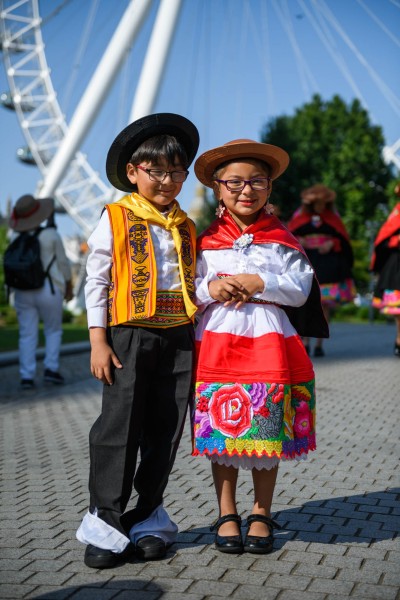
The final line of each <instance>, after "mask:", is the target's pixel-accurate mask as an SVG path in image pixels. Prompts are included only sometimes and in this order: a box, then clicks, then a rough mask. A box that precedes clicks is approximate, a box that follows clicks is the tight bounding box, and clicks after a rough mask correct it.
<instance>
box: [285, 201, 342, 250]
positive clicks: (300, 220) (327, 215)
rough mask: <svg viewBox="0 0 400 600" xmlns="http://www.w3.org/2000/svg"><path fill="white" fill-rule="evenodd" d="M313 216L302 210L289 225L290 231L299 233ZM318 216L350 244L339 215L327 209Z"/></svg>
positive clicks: (297, 212) (298, 211)
mask: <svg viewBox="0 0 400 600" xmlns="http://www.w3.org/2000/svg"><path fill="white" fill-rule="evenodd" d="M312 216H313V215H312V214H311V213H309V212H305V211H303V210H302V209H301V208H300V209H299V210H297V211H296V212H295V213H294V215H293V217H292V218H291V219H290V221H289V223H288V229H289V231H292V232H295V231H297V230H298V229H299V228H300V227H302V226H303V225H306V224H307V223H309V222H310V221H311V217H312ZM318 216H319V217H321V220H322V221H323V222H324V223H326V224H327V225H330V226H331V227H332V228H333V229H334V230H335V231H337V233H338V234H339V235H340V236H342V237H343V238H344V239H345V240H346V241H347V242H348V243H350V238H349V234H348V233H347V231H346V228H345V226H344V224H343V221H342V219H341V218H340V217H339V215H338V213H336V212H333V211H331V210H327V209H325V210H323V211H322V212H321V213H319V214H318Z"/></svg>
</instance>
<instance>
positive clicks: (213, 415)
mask: <svg viewBox="0 0 400 600" xmlns="http://www.w3.org/2000/svg"><path fill="white" fill-rule="evenodd" d="M209 415H210V422H211V426H212V427H213V428H214V429H218V430H219V431H221V433H223V434H224V435H227V436H230V437H235V438H236V437H239V436H241V435H244V434H245V433H246V432H247V431H248V430H249V429H250V427H251V419H252V417H253V407H252V403H251V398H250V395H249V394H248V393H247V392H246V390H245V389H243V387H242V386H241V385H239V384H237V383H235V384H233V385H223V386H221V387H220V388H219V389H218V390H217V391H215V392H214V393H213V395H212V398H211V401H210V404H209Z"/></svg>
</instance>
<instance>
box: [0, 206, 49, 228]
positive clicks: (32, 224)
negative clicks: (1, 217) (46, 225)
mask: <svg viewBox="0 0 400 600" xmlns="http://www.w3.org/2000/svg"><path fill="white" fill-rule="evenodd" d="M35 200H37V201H38V202H39V207H38V209H37V210H35V212H34V213H33V214H32V215H30V216H29V217H25V218H23V217H19V218H17V219H16V218H14V217H13V215H11V217H10V219H9V221H8V224H9V227H10V228H11V229H13V230H14V231H17V232H18V233H22V232H23V231H30V230H31V229H36V228H37V227H39V225H40V224H41V223H42V222H43V221H45V220H46V219H48V218H49V217H50V215H51V214H52V213H53V212H54V200H53V198H35Z"/></svg>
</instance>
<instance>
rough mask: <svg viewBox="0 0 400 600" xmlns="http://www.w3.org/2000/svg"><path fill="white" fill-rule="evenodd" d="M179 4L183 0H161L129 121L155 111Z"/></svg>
mask: <svg viewBox="0 0 400 600" xmlns="http://www.w3.org/2000/svg"><path fill="white" fill-rule="evenodd" d="M180 6H181V0H161V3H160V7H159V9H158V12H157V17H156V21H155V23H154V27H153V31H152V34H151V38H150V41H149V45H148V47H147V52H146V57H145V59H144V63H143V67H142V71H141V75H140V79H139V82H138V84H137V88H136V93H135V97H134V99H133V104H132V110H131V115H130V122H132V121H135V120H136V119H140V117H143V116H144V115H148V114H151V112H152V111H153V107H154V104H155V101H156V98H157V94H158V90H159V88H160V83H161V80H162V76H163V71H164V67H165V63H166V60H167V57H168V52H169V49H170V46H171V42H172V37H173V33H174V29H175V25H176V21H177V18H178V15H179V9H180Z"/></svg>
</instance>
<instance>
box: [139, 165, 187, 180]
mask: <svg viewBox="0 0 400 600" xmlns="http://www.w3.org/2000/svg"><path fill="white" fill-rule="evenodd" d="M135 167H136V168H137V169H140V170H141V171H144V172H145V173H147V175H148V176H149V179H150V181H157V183H162V182H163V181H164V179H165V178H166V177H167V175H169V176H170V177H171V181H173V182H174V183H183V182H184V181H186V179H187V177H188V175H189V171H187V170H184V171H164V169H147V168H146V167H142V165H135ZM152 171H157V172H158V173H163V175H162V176H161V179H157V178H156V176H155V175H153V174H152ZM174 173H184V175H185V177H184V179H181V180H180V181H176V180H175V179H174Z"/></svg>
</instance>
